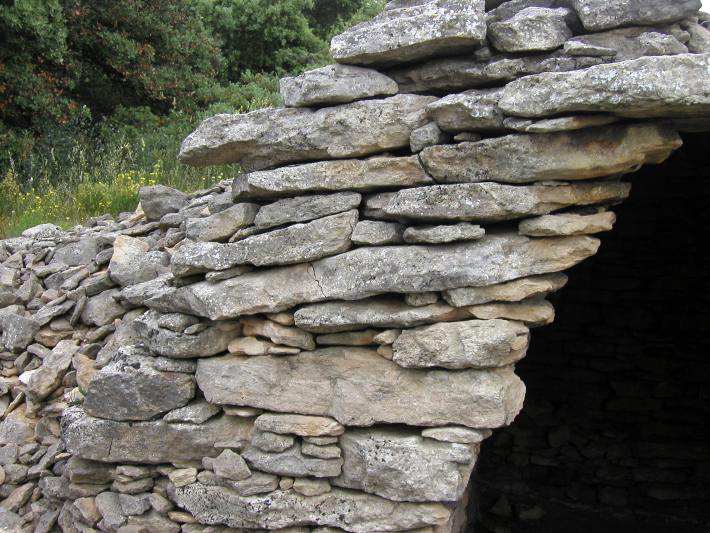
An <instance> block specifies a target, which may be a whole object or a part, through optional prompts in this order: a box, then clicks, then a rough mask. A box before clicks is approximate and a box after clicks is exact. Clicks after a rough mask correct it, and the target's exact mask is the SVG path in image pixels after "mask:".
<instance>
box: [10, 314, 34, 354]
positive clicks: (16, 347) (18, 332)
mask: <svg viewBox="0 0 710 533" xmlns="http://www.w3.org/2000/svg"><path fill="white" fill-rule="evenodd" d="M40 327H41V326H40V325H39V323H37V322H36V321H35V320H33V319H31V318H26V317H24V316H20V315H16V314H14V313H8V314H6V315H3V316H0V329H1V330H2V337H1V338H0V341H2V342H1V343H0V344H2V345H3V347H4V348H5V349H6V350H8V351H10V352H15V353H20V352H22V351H23V350H25V348H27V347H28V346H29V345H30V344H31V343H32V341H33V340H34V338H35V335H37V332H38V331H39V329H40Z"/></svg>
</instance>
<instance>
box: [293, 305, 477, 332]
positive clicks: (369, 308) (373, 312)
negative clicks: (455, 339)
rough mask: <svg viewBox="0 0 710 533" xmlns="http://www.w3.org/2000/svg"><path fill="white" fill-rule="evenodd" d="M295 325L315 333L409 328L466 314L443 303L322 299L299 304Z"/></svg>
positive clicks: (457, 318) (459, 318)
mask: <svg viewBox="0 0 710 533" xmlns="http://www.w3.org/2000/svg"><path fill="white" fill-rule="evenodd" d="M294 316H295V319H296V325H297V326H298V327H299V328H301V329H304V330H306V331H312V332H315V333H337V332H341V331H354V330H358V329H364V328H366V327H376V328H410V327H413V326H419V325H422V324H431V323H433V322H450V321H452V320H462V319H464V318H466V317H467V313H464V312H463V311H462V310H457V309H454V308H452V307H449V306H448V305H444V304H436V303H435V304H430V305H425V306H420V307H415V306H410V305H407V304H405V303H404V302H401V301H398V300H393V299H369V300H360V301H355V302H325V303H321V304H313V305H307V306H304V307H301V309H299V310H298V311H296V314H295V315H294Z"/></svg>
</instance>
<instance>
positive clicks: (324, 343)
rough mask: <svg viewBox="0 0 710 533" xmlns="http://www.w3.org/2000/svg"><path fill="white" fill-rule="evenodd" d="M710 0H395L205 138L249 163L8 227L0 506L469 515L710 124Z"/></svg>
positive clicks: (196, 522) (412, 521) (31, 515)
mask: <svg viewBox="0 0 710 533" xmlns="http://www.w3.org/2000/svg"><path fill="white" fill-rule="evenodd" d="M486 5H488V7H489V10H488V11H487V12H486V11H485V6H486ZM699 7H700V2H699V1H698V0H684V1H676V2H671V1H670V0H653V1H644V2H641V1H638V0H621V1H618V2H615V3H614V8H613V9H611V8H610V7H609V5H608V3H607V2H602V1H600V0H543V1H540V0H511V1H508V2H499V1H494V2H484V0H430V1H426V0H397V1H393V2H390V3H389V4H388V5H387V7H386V10H385V11H384V13H382V14H381V15H378V16H377V17H376V18H375V19H373V20H372V21H369V22H365V23H363V24H361V25H359V26H356V27H354V28H351V29H350V30H348V31H346V32H345V33H344V34H342V35H340V36H338V37H336V38H335V39H334V40H333V43H332V48H331V52H332V55H333V57H334V58H335V59H336V61H337V62H338V64H337V65H331V66H327V67H324V68H321V69H317V70H314V71H310V72H306V73H304V74H303V75H301V76H298V77H295V78H287V79H284V80H282V83H281V90H282V95H283V100H284V102H285V104H286V105H287V107H284V108H279V109H265V110H260V111H255V112H252V113H248V114H242V115H218V116H216V117H213V118H211V119H208V120H206V121H205V122H204V123H203V124H201V125H200V126H199V128H198V129H197V130H196V131H195V132H194V133H193V134H191V135H190V136H189V137H188V138H187V139H186V140H185V141H184V143H183V145H182V149H181V152H180V159H181V160H182V161H183V162H185V163H188V164H193V165H215V164H224V163H239V164H240V165H242V168H243V169H244V171H245V173H244V174H243V175H241V176H240V177H239V178H238V179H236V180H234V182H233V183H232V182H224V183H221V184H219V185H217V186H215V187H213V188H211V189H209V190H204V191H198V192H196V193H194V194H191V195H189V196H188V195H184V194H182V193H180V192H179V191H175V190H172V189H169V188H167V187H162V186H157V187H148V188H145V189H143V190H141V195H140V196H141V205H140V206H139V208H138V210H137V211H136V212H135V213H132V214H127V215H125V216H122V217H120V218H119V220H117V221H115V220H112V219H110V217H102V218H100V219H95V220H92V221H91V223H90V224H89V225H88V226H86V227H77V228H75V229H74V230H72V231H69V232H65V231H62V230H60V229H59V228H57V227H53V226H41V227H37V228H33V229H31V230H28V231H27V232H25V234H24V235H23V236H22V237H20V238H17V239H10V240H7V241H2V242H1V243H0V331H1V332H2V337H1V339H2V340H1V341H0V359H1V360H2V376H3V378H2V381H1V382H0V393H2V396H0V402H1V407H2V408H3V409H4V414H3V419H2V422H1V423H0V465H2V467H1V468H0V483H1V485H0V497H2V498H3V501H2V503H0V528H2V527H6V528H8V530H12V531H28V532H29V531H52V530H53V528H55V529H54V530H56V529H57V528H59V529H60V530H62V531H65V532H68V531H71V532H74V531H80V532H88V531H96V530H100V531H108V532H121V533H129V532H136V531H165V532H178V531H183V532H186V533H198V532H199V533H207V532H218V531H262V530H281V531H288V532H291V533H295V532H298V533H300V532H306V531H314V532H319V533H326V532H336V531H348V532H355V533H371V532H384V531H388V532H405V531H417V532H419V533H449V532H461V531H463V530H464V528H465V514H466V506H467V491H466V488H467V485H468V480H469V477H470V474H471V471H472V469H473V467H474V465H475V462H476V458H477V455H478V450H479V446H480V443H481V442H482V441H483V440H484V439H485V438H487V437H488V436H489V435H490V434H491V430H492V429H495V428H498V427H501V426H504V425H508V424H510V423H511V422H512V421H513V420H514V418H515V416H516V414H517V413H518V412H519V410H520V409H521V406H522V402H523V398H524V393H525V388H524V385H523V383H522V382H521V381H520V380H519V379H518V378H517V377H516V375H515V373H514V365H515V362H516V361H518V360H520V359H521V358H522V357H524V356H525V352H526V349H527V346H528V342H529V328H532V327H535V326H540V325H544V324H549V323H550V322H552V320H553V318H554V310H553V308H552V306H551V305H550V304H549V302H547V301H546V300H545V296H546V295H548V294H549V293H552V292H554V291H557V290H559V289H560V288H562V287H563V286H564V285H565V282H566V279H567V278H566V276H565V274H563V273H562V271H564V270H566V269H568V268H570V267H572V266H574V265H576V264H578V263H579V262H581V261H582V260H584V259H586V258H588V257H590V256H592V255H594V254H595V252H596V251H597V248H598V246H599V240H598V239H597V238H596V237H593V236H591V235H592V234H596V233H598V232H602V231H608V230H610V229H611V227H612V226H613V223H614V221H615V218H614V214H613V213H612V212H611V211H609V207H610V206H612V205H614V204H616V203H619V202H621V201H623V200H624V199H625V198H626V197H627V196H628V194H629V186H628V185H627V184H624V183H623V182H622V181H621V180H620V178H621V176H623V175H624V174H626V173H629V172H633V171H634V170H637V169H638V168H639V167H640V166H641V165H644V164H658V163H661V162H663V161H664V160H665V159H666V158H667V157H668V156H669V154H670V153H671V152H672V151H673V150H674V149H676V148H678V147H679V146H680V144H681V140H680V137H679V135H678V132H679V131H686V130H688V131H697V130H702V129H710V125H709V124H710V122H709V121H708V117H709V116H710V32H708V30H707V29H706V28H705V26H704V25H703V24H704V23H706V22H707V17H706V15H703V14H700V15H699V14H698V9H699ZM516 54H517V55H516ZM60 418H61V428H60ZM229 528H232V529H229Z"/></svg>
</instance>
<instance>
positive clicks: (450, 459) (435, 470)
mask: <svg viewBox="0 0 710 533" xmlns="http://www.w3.org/2000/svg"><path fill="white" fill-rule="evenodd" d="M338 444H339V445H340V447H341V449H342V451H343V457H344V459H345V461H344V463H343V473H342V475H341V476H340V477H337V478H335V479H333V480H331V483H332V484H333V485H336V486H339V487H344V488H349V489H357V490H362V491H364V492H367V493H369V494H377V495H378V496H382V497H383V498H388V499H390V500H393V501H410V502H444V501H449V502H453V501H458V500H460V499H461V497H462V496H463V493H464V491H465V490H466V487H467V485H468V478H469V476H470V474H471V470H472V469H473V465H474V463H475V461H476V456H477V450H476V448H475V447H469V446H465V445H461V444H452V443H445V442H437V441H434V440H431V439H424V438H422V437H421V436H420V435H419V434H418V433H412V432H411V431H402V430H388V429H356V430H350V431H348V432H346V433H345V435H343V436H342V437H341V438H340V441H339V443H338Z"/></svg>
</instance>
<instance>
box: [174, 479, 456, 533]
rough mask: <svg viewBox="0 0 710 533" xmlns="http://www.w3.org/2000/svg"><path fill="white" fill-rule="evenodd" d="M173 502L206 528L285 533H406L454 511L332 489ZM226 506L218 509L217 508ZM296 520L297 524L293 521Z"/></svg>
mask: <svg viewBox="0 0 710 533" xmlns="http://www.w3.org/2000/svg"><path fill="white" fill-rule="evenodd" d="M173 497H174V500H175V501H176V502H177V504H178V505H179V506H180V507H181V508H182V509H186V510H187V511H188V512H189V513H190V514H192V515H193V516H194V517H195V518H196V519H197V521H198V522H200V523H202V524H211V525H214V524H225V525H228V526H230V527H234V528H267V529H280V528H287V527H291V526H292V525H293V524H294V523H299V524H304V523H305V524H309V525H316V526H328V527H335V528H341V529H343V530H345V531H350V532H353V533H372V532H373V531H404V530H409V529H414V528H420V527H425V526H431V525H443V524H446V523H447V521H448V520H449V516H450V511H449V510H448V509H447V508H446V507H445V506H443V505H441V504H437V503H428V504H415V503H406V502H402V503H395V502H392V501H391V500H387V499H384V498H380V497H378V496H372V495H370V494H363V493H359V492H354V491H349V490H342V489H333V490H332V491H331V492H328V493H326V494H322V495H320V496H302V495H300V494H298V493H296V492H295V491H293V490H287V491H281V490H278V491H275V492H272V493H270V494H265V495H263V496H251V497H243V496H239V494H238V493H237V492H235V491H233V490H230V489H227V488H223V487H216V486H207V485H202V484H200V483H195V484H192V485H188V486H186V487H181V488H179V489H175V490H174V493H173ZM216 501H219V502H221V505H219V506H215V502H216ZM293 516H297V517H298V519H297V522H296V521H295V520H294V519H293V518H292V517H293Z"/></svg>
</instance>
